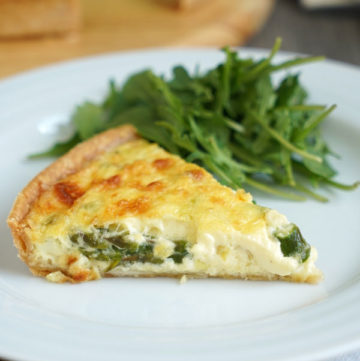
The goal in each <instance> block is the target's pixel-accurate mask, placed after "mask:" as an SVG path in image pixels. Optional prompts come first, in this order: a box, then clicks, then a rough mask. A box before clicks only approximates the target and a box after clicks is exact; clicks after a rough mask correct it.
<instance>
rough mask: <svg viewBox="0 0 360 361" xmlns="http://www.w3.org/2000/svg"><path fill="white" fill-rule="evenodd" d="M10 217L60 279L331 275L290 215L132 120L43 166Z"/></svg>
mask: <svg viewBox="0 0 360 361" xmlns="http://www.w3.org/2000/svg"><path fill="white" fill-rule="evenodd" d="M8 224H9V226H10V228H11V231H12V234H13V238H14V242H15V245H16V247H17V248H18V250H19V256H20V258H21V259H22V260H23V261H24V262H25V263H26V264H27V265H28V266H29V268H30V270H31V271H32V272H33V273H34V274H35V275H39V276H43V277H45V278H46V279H47V280H49V281H53V282H65V281H70V282H81V281H88V280H95V279H99V278H102V277H105V276H135V277H138V276H140V277H155V276H166V277H181V276H183V275H186V276H188V277H190V278H204V277H221V278H238V279H257V280H277V279H280V280H287V281H295V282H309V283H316V282H318V281H319V280H320V279H321V277H322V276H321V272H320V271H319V270H318V269H317V268H316V266H315V264H314V262H315V260H316V257H317V253H316V250H315V248H313V247H311V246H310V245H309V244H308V243H306V241H305V240H304V239H303V237H302V235H301V233H300V231H299V229H298V227H297V226H295V225H294V224H292V223H290V222H289V221H288V220H287V219H286V217H285V216H283V215H281V214H280V213H278V212H277V211H275V210H271V209H269V208H265V207H261V206H259V205H256V204H254V203H253V202H252V198H251V195H250V194H249V193H246V192H245V191H244V190H241V189H240V190H237V191H234V190H232V189H230V188H228V187H225V186H223V185H221V184H219V183H218V182H217V181H216V179H215V178H214V177H213V176H212V175H211V174H209V173H208V172H206V171H205V170H204V169H202V168H201V167H199V166H197V165H195V164H192V163H187V162H185V161H184V160H182V159H181V158H180V157H178V156H175V155H171V154H169V153H167V152H166V151H165V150H163V149H162V148H160V147H159V146H158V145H156V144H151V143H148V142H147V141H145V140H143V139H141V138H140V137H139V136H138V135H137V134H136V131H135V129H134V128H133V127H132V126H122V127H119V128H115V129H112V130H109V131H107V132H104V133H101V134H99V135H97V136H95V137H93V138H91V139H90V140H88V141H86V142H84V143H81V144H79V145H78V146H76V147H75V148H73V149H72V150H71V151H70V152H68V153H67V154H66V155H64V156H63V157H61V158H59V159H58V160H57V161H55V162H54V163H53V164H52V165H50V166H49V167H48V168H47V169H45V170H44V171H43V172H41V173H40V174H39V175H38V176H37V177H35V178H34V179H33V180H32V181H31V182H30V183H29V184H28V185H27V187H26V188H25V189H24V190H23V191H22V192H21V193H20V194H19V195H18V197H17V199H16V201H15V204H14V206H13V209H12V210H11V213H10V215H9V217H8Z"/></svg>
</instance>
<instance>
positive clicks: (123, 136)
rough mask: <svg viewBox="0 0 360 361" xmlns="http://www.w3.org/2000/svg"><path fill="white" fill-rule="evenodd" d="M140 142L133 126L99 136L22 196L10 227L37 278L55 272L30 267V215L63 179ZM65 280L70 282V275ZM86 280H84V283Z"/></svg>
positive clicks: (66, 157)
mask: <svg viewBox="0 0 360 361" xmlns="http://www.w3.org/2000/svg"><path fill="white" fill-rule="evenodd" d="M138 138H139V136H138V135H137V133H136V130H135V128H134V127H132V126H131V125H124V126H121V127H118V128H115V129H110V130H108V131H106V132H103V133H101V134H99V135H96V136H94V137H93V138H91V139H89V140H87V141H85V142H83V143H80V144H78V145H77V146H76V147H74V148H73V149H72V150H70V151H69V152H68V153H66V154H65V155H64V156H62V157H61V158H59V159H57V160H56V161H55V162H54V163H52V164H51V165H50V166H48V167H47V168H45V169H44V170H43V171H42V172H41V173H39V174H38V175H37V176H36V177H35V178H33V179H32V180H31V181H30V183H29V184H28V185H27V186H26V187H25V188H24V189H23V190H22V191H21V192H20V193H19V194H18V196H17V197H16V199H15V202H14V205H13V207H12V209H11V211H10V214H9V216H8V219H7V224H8V225H9V227H10V230H11V233H12V236H13V240H14V244H15V247H16V248H17V249H18V251H19V257H20V259H21V260H23V261H24V262H25V263H26V264H27V265H28V266H29V268H30V270H31V272H32V273H33V274H34V275H37V276H43V277H44V276H46V275H47V274H49V273H51V272H54V271H55V270H54V269H52V270H44V269H43V268H40V267H35V266H32V265H30V264H29V262H28V255H29V253H30V250H31V247H32V245H31V241H30V239H28V237H27V235H26V232H25V228H26V227H27V224H26V216H27V215H28V213H29V212H30V209H31V207H32V205H33V203H34V202H35V201H36V200H37V199H38V198H39V197H40V196H41V194H42V192H44V191H46V190H47V189H48V188H49V187H51V186H52V185H54V184H55V183H56V182H57V181H59V180H60V179H62V178H65V177H67V176H68V175H70V174H73V173H76V172H78V171H79V170H80V169H82V168H83V167H84V166H86V165H87V164H88V163H89V162H91V161H92V160H94V159H95V158H97V157H98V156H100V155H101V154H103V153H105V152H107V151H109V150H111V149H113V148H115V147H117V146H119V145H121V144H123V143H126V142H129V141H132V140H135V139H138ZM95 276H96V275H91V274H89V275H87V276H86V280H91V279H95V278H96V277H95ZM64 277H65V278H69V277H68V276H66V275H64ZM84 280H85V279H82V280H81V281H84ZM69 281H72V282H79V281H80V280H78V281H77V280H73V279H71V280H70V279H69Z"/></svg>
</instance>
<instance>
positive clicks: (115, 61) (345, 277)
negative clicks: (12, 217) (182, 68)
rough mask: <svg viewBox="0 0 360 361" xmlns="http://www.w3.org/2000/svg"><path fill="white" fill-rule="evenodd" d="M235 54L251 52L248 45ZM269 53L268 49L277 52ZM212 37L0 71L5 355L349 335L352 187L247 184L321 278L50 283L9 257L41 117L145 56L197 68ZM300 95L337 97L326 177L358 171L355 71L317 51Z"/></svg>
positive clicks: (355, 262) (197, 350)
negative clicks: (294, 230) (280, 190)
mask: <svg viewBox="0 0 360 361" xmlns="http://www.w3.org/2000/svg"><path fill="white" fill-rule="evenodd" d="M243 53H244V55H255V56H261V55H264V54H265V53H264V52H263V51H259V50H250V49H247V50H244V51H243ZM288 56H289V54H282V55H281V56H279V57H278V58H277V60H281V59H284V58H286V57H288ZM222 58H223V56H222V54H221V53H219V52H218V51H215V50H206V49H205V50H194V49H193V50H155V51H139V52H130V53H120V54H110V55H105V56H99V57H92V58H86V59H80V60H77V61H72V62H67V63H63V64H60V65H56V66H50V67H46V68H43V69H40V70H36V71H32V72H29V73H25V74H23V75H19V76H16V77H12V78H9V79H6V80H3V81H1V82H0V157H1V160H0V164H1V168H2V175H1V187H2V192H1V205H0V216H1V224H0V227H1V229H0V232H1V233H0V234H1V246H0V247H1V248H0V355H2V356H4V357H9V358H15V359H17V360H36V361H38V360H52V361H57V360H61V361H63V360H70V361H71V360H82V359H84V360H85V359H86V360H87V361H91V360H96V361H98V360H111V361H113V360H115V359H122V360H129V359H132V360H156V361H160V360H166V361H169V360H184V359H186V360H188V361H191V360H206V361H211V360H217V361H218V360H222V361H227V360H243V359H244V360H259V359H261V360H277V361H278V360H302V361H304V360H316V359H320V358H324V357H328V356H332V355H336V354H337V353H340V352H344V351H349V350H353V349H354V348H356V347H359V346H360V302H359V294H360V277H359V276H360V262H359V255H360V239H359V234H360V192H359V191H355V192H341V191H328V195H329V196H330V198H331V202H330V203H328V204H321V203H318V202H315V201H307V202H304V203H296V202H295V203H294V202H288V201H283V200H279V199H273V198H269V197H266V196H262V195H259V194H256V193H255V196H256V199H257V200H258V201H259V203H261V204H264V205H267V206H270V207H274V208H277V209H279V210H280V211H282V212H284V213H286V214H287V215H288V217H289V218H290V219H291V220H293V221H295V222H296V223H297V224H299V226H301V229H302V230H303V233H304V235H305V236H306V238H307V239H308V240H309V241H310V242H311V243H312V244H313V245H314V246H316V247H317V248H318V251H319V255H320V256H319V260H318V266H319V267H320V268H321V269H322V270H323V272H324V274H325V281H324V282H322V283H320V284H319V285H317V286H312V285H302V284H289V283H280V282H271V283H266V282H244V281H236V280H235V281H226V280H193V281H189V282H187V283H186V284H184V285H180V284H179V283H178V282H177V281H176V280H173V279H105V280H102V281H98V282H89V283H85V284H80V285H69V284H63V285H57V284H51V283H48V282H46V281H44V280H43V279H40V278H36V277H33V276H31V275H30V273H29V271H28V269H27V267H26V266H25V265H24V264H23V263H22V262H21V261H19V260H18V259H17V258H16V251H15V249H14V247H13V245H12V240H11V236H10V232H9V230H8V228H7V227H6V225H5V219H6V217H7V214H8V212H9V210H10V207H11V204H12V202H13V200H14V198H15V196H16V194H17V192H18V191H20V190H21V189H22V188H23V187H24V186H25V185H26V184H27V182H28V181H29V180H30V179H31V178H32V177H33V176H34V175H35V174H36V173H37V172H38V171H40V170H41V169H42V168H43V167H44V166H45V165H46V164H48V162H47V161H26V160H25V156H26V155H27V154H29V153H31V152H34V151H37V150H41V149H44V147H47V146H48V145H49V144H50V143H52V142H53V138H52V136H49V134H46V135H44V134H41V133H40V132H39V129H40V130H42V131H43V130H44V129H45V130H46V131H47V132H49V131H51V127H50V128H49V127H45V128H44V125H49V124H52V122H58V121H61V120H62V119H67V118H68V117H69V114H70V113H71V111H72V109H73V107H74V106H75V105H76V104H78V103H80V102H82V101H84V100H85V99H94V100H97V99H101V97H102V96H103V95H104V92H105V90H106V87H107V82H108V79H109V78H111V77H112V78H115V79H116V80H118V81H120V82H121V81H123V80H124V79H125V78H126V77H127V76H128V75H129V74H130V73H132V72H134V71H136V70H140V69H143V68H144V67H151V68H153V69H154V70H155V71H157V72H166V73H168V70H169V69H170V68H171V66H172V65H174V64H178V63H181V64H184V65H186V66H187V67H188V68H190V69H194V68H195V65H196V64H200V65H201V68H202V69H206V68H207V67H209V66H212V65H214V64H216V63H217V62H219V61H220V60H221V59H222ZM302 81H303V82H304V84H305V85H306V86H307V88H308V89H309V91H310V94H311V98H312V99H311V100H313V101H316V102H319V103H325V104H331V103H337V104H338V110H336V112H335V113H334V114H333V115H332V116H331V118H330V119H329V120H328V121H327V124H326V126H325V127H324V131H325V133H326V135H327V139H328V140H329V142H330V144H331V146H332V148H333V149H334V150H336V151H337V152H338V153H339V154H341V155H342V156H343V158H342V160H341V161H339V160H334V161H333V163H334V165H335V166H336V167H337V169H339V171H340V176H339V179H340V180H341V181H344V182H352V181H354V180H356V179H360V167H359V165H360V161H359V155H360V121H359V114H360V86H359V84H360V71H359V70H358V69H357V68H355V67H351V66H348V65H344V64H339V63H334V62H330V61H326V62H323V63H317V64H312V65H307V66H305V67H303V68H302Z"/></svg>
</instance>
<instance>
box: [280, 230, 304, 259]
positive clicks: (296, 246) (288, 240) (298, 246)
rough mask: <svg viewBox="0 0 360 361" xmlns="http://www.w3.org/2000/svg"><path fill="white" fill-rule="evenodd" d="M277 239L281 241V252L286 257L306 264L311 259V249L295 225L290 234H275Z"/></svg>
mask: <svg viewBox="0 0 360 361" xmlns="http://www.w3.org/2000/svg"><path fill="white" fill-rule="evenodd" d="M275 237H276V238H277V239H278V240H279V241H280V247H281V252H282V253H283V255H284V256H285V257H296V258H298V259H299V262H305V261H306V260H307V259H308V258H309V256H310V251H311V247H310V245H309V244H308V243H307V242H306V241H305V239H304V238H303V236H302V235H301V232H300V230H299V228H298V227H297V226H296V225H295V224H294V225H293V226H292V228H291V230H290V232H289V233H288V234H286V235H279V234H277V235H276V234H275Z"/></svg>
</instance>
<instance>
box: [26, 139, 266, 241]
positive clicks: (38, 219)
mask: <svg viewBox="0 0 360 361" xmlns="http://www.w3.org/2000/svg"><path fill="white" fill-rule="evenodd" d="M266 210H267V209H266V208H264V207H260V206H256V205H254V204H253V203H252V202H251V196H250V195H249V194H248V193H245V192H244V191H243V190H238V191H237V192H234V191H233V190H232V189H230V188H228V187H225V186H222V185H220V184H219V183H218V182H217V181H216V180H215V179H214V178H213V176H212V175H210V174H209V173H208V172H206V171H205V170H204V169H202V168H200V167H198V166H197V165H195V164H192V163H187V162H185V161H184V160H182V159H181V158H180V157H178V156H175V155H170V154H169V153H167V152H165V151H164V150H163V149H161V148H160V147H159V146H157V145H156V144H150V143H148V142H147V141H145V140H134V141H131V142H128V143H125V144H123V145H120V146H118V147H116V148H115V149H113V150H111V151H109V152H106V153H103V154H101V155H100V156H98V157H97V158H96V159H95V160H93V161H92V162H90V163H89V164H85V165H84V167H83V168H82V169H81V170H79V171H78V172H76V173H74V174H72V175H70V176H68V177H66V178H64V179H62V180H60V181H58V182H57V183H56V184H54V185H53V186H51V187H50V188H49V189H47V190H45V191H43V192H42V194H41V195H40V197H39V198H38V199H37V201H36V202H35V203H34V204H33V207H32V209H31V211H30V213H29V214H28V216H27V222H28V224H29V225H30V228H31V230H29V231H30V232H31V233H32V234H31V236H32V237H31V238H32V239H33V240H35V241H42V240H44V239H45V238H47V237H59V236H62V235H66V234H68V233H70V232H71V230H72V227H74V225H76V226H77V227H80V228H81V229H86V228H88V227H90V226H91V225H98V226H101V225H104V224H109V223H111V222H112V221H118V220H119V219H124V218H131V217H136V218H137V219H144V218H148V219H171V218H172V217H173V218H174V219H176V220H177V221H178V222H179V221H180V222H181V221H184V222H186V223H189V222H190V223H195V224H196V225H197V230H198V231H206V232H211V231H212V230H216V231H221V232H225V233H226V232H227V231H231V230H239V231H241V232H242V233H253V232H257V231H260V230H261V229H264V227H265V219H264V218H265V211H266Z"/></svg>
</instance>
